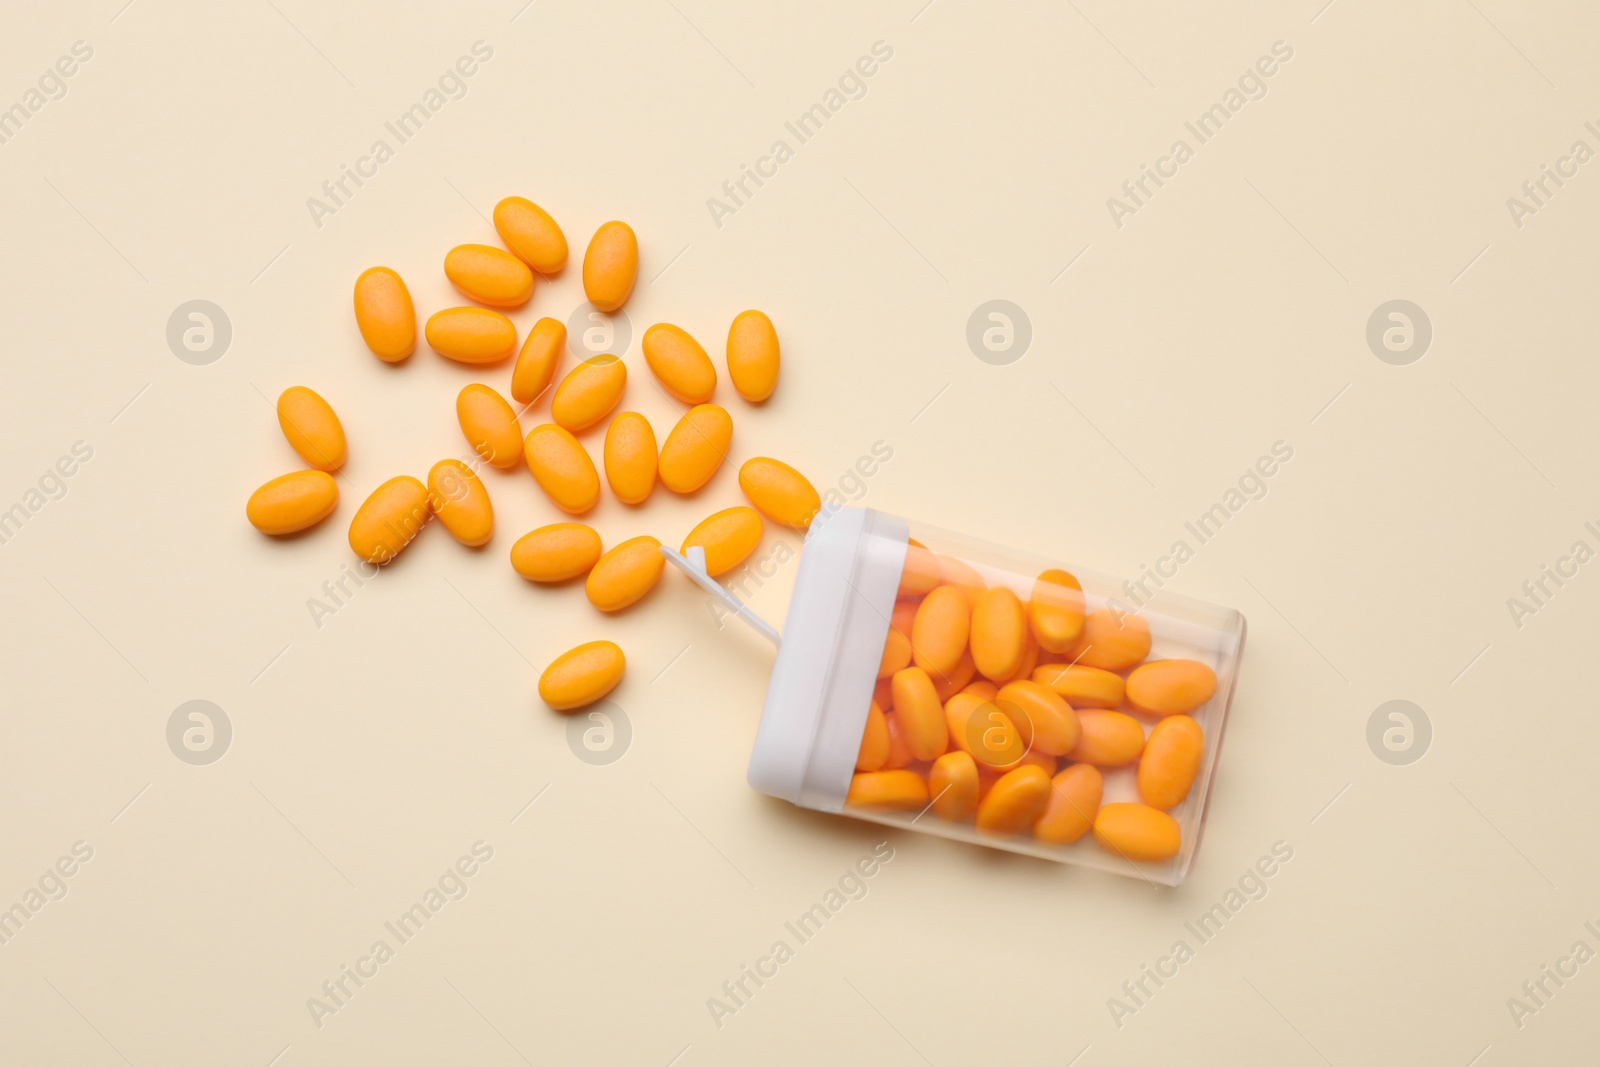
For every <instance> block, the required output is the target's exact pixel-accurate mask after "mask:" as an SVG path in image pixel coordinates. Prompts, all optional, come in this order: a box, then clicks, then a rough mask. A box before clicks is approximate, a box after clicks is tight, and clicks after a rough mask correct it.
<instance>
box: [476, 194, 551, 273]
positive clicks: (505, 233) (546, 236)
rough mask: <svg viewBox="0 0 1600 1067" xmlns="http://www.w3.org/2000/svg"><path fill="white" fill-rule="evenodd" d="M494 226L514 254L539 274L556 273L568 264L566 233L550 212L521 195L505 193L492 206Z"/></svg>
mask: <svg viewBox="0 0 1600 1067" xmlns="http://www.w3.org/2000/svg"><path fill="white" fill-rule="evenodd" d="M494 229H495V232H496V233H498V234H499V235H500V240H502V241H504V242H505V243H506V247H507V248H509V249H511V251H512V252H513V253H514V254H515V255H516V257H517V258H518V259H520V260H522V262H524V263H526V264H527V265H528V266H530V267H532V268H533V269H534V270H536V271H538V272H539V273H540V274H545V275H549V274H555V273H557V272H559V271H560V270H561V268H562V267H565V266H566V265H567V235H566V234H564V233H562V232H561V227H560V226H558V225H556V220H555V219H553V218H551V217H550V213H549V212H548V211H546V210H545V209H544V208H542V207H540V206H539V205H538V204H535V203H534V202H533V201H532V200H529V199H527V198H526V197H521V196H508V197H506V198H505V199H504V200H502V201H500V202H499V203H498V204H496V205H495V206H494Z"/></svg>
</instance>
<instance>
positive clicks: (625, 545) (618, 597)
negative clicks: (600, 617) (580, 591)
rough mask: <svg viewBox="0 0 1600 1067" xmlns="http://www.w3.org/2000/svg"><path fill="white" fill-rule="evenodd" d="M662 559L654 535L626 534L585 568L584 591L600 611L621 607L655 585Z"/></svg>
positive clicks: (615, 609) (659, 543)
mask: <svg viewBox="0 0 1600 1067" xmlns="http://www.w3.org/2000/svg"><path fill="white" fill-rule="evenodd" d="M666 562H667V559H666V557H665V556H663V555H662V554H661V542H660V541H657V540H656V539H655V538H654V537H650V536H648V535H646V536H643V537H633V538H629V539H628V540H626V541H624V542H622V543H621V544H619V545H617V546H615V547H613V548H612V549H611V551H609V552H607V553H606V554H605V555H603V556H601V557H600V559H599V560H598V561H597V562H596V563H595V565H594V568H593V569H592V570H590V571H589V578H588V580H587V581H586V582H585V583H584V587H583V588H584V592H585V593H586V594H588V597H589V603H591V604H593V605H594V606H595V607H597V608H599V609H600V610H601V611H608V612H609V611H621V610H622V609H623V608H625V607H628V606H629V605H630V604H634V603H636V602H638V600H639V599H640V598H641V597H643V596H644V595H645V594H646V593H648V592H650V590H652V589H654V588H655V587H656V583H657V582H658V581H660V580H661V570H662V568H663V567H665V566H666Z"/></svg>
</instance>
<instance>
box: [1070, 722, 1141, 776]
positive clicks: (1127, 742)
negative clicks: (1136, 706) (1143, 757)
mask: <svg viewBox="0 0 1600 1067" xmlns="http://www.w3.org/2000/svg"><path fill="white" fill-rule="evenodd" d="M1078 730H1079V733H1078V743H1077V744H1076V745H1073V746H1072V751H1071V752H1068V753H1067V758H1068V759H1069V760H1072V761H1073V762H1074V763H1092V764H1094V765H1095V766H1096V767H1126V766H1127V765H1128V764H1130V763H1132V762H1133V761H1134V760H1136V759H1138V758H1139V753H1140V752H1143V751H1144V729H1143V728H1142V727H1140V725H1139V721H1138V720H1137V719H1135V718H1134V717H1133V716H1132V715H1124V714H1123V713H1122V712H1120V711H1106V710H1104V709H1102V708H1085V709H1084V710H1082V711H1080V712H1078Z"/></svg>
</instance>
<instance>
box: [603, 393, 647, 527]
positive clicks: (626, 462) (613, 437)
mask: <svg viewBox="0 0 1600 1067" xmlns="http://www.w3.org/2000/svg"><path fill="white" fill-rule="evenodd" d="M602 459H603V460H604V461H605V468H606V482H607V483H608V484H609V485H610V486H611V491H612V492H613V493H615V494H616V497H617V499H618V500H620V501H622V502H623V503H624V504H642V503H644V502H645V501H646V500H647V499H649V497H650V493H651V492H652V491H653V490H654V489H655V487H656V465H657V464H658V463H659V462H660V456H659V455H657V453H656V434H655V431H654V430H652V429H651V428H650V421H649V420H648V419H646V418H645V417H644V416H643V415H641V414H639V413H638V412H637V411H624V412H623V413H622V414H620V415H618V416H617V417H616V418H614V419H612V420H611V425H610V426H608V427H607V428H606V443H605V449H604V451H603V453H602Z"/></svg>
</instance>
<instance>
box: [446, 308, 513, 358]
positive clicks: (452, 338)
mask: <svg viewBox="0 0 1600 1067" xmlns="http://www.w3.org/2000/svg"><path fill="white" fill-rule="evenodd" d="M424 332H425V333H426V334H427V337H428V347H430V348H432V349H433V350H434V351H435V352H437V353H439V354H440V355H441V356H443V357H444V358H445V359H452V360H455V361H456V362H457V363H474V364H476V363H498V362H500V361H501V360H502V359H505V358H506V357H507V356H509V355H511V353H512V352H514V351H516V347H517V328H516V326H515V325H513V324H512V322H511V320H510V319H508V318H506V317H505V316H504V315H502V314H500V313H499V312H498V311H490V310H489V309H488V308H473V307H459V308H445V309H444V310H443V311H436V312H434V313H433V315H432V316H431V317H430V318H429V319H428V325H427V327H426V328H425V330H424Z"/></svg>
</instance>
